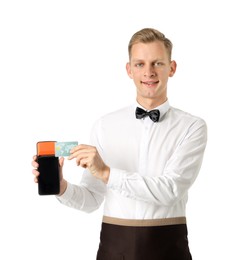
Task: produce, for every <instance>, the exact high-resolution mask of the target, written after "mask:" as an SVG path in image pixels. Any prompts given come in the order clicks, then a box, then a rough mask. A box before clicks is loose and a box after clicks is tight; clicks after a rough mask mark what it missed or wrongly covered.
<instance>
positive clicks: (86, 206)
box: [57, 128, 106, 213]
mask: <svg viewBox="0 0 239 260" xmlns="http://www.w3.org/2000/svg"><path fill="white" fill-rule="evenodd" d="M93 130H94V128H93V129H92V132H91V139H90V143H91V145H97V134H96V133H95V131H93ZM97 148H98V150H99V152H100V153H102V152H101V149H100V147H97ZM105 194H106V185H105V184H104V183H103V182H102V181H101V180H99V179H96V178H95V177H94V176H92V174H91V173H90V172H89V171H88V170H87V169H86V170H85V171H84V172H83V174H82V178H81V181H80V184H79V185H75V184H71V183H67V188H66V191H65V192H64V193H63V194H62V195H61V196H57V199H58V200H59V201H60V202H61V203H62V204H64V205H66V206H69V207H72V208H75V209H79V210H81V211H84V212H88V213H90V212H92V211H94V210H97V209H98V208H99V207H100V206H101V204H102V202H103V201H104V197H105Z"/></svg>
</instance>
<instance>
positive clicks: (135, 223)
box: [103, 216, 186, 227]
mask: <svg viewBox="0 0 239 260" xmlns="http://www.w3.org/2000/svg"><path fill="white" fill-rule="evenodd" d="M103 223H106V224H113V225H120V226H130V227H155V226H169V225H180V224H186V217H175V218H162V219H122V218H114V217H108V216H103Z"/></svg>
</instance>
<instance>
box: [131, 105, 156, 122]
mask: <svg viewBox="0 0 239 260" xmlns="http://www.w3.org/2000/svg"><path fill="white" fill-rule="evenodd" d="M135 115H136V118H137V119H142V118H145V117H146V116H149V117H150V119H151V120H152V121H153V122H158V121H159V117H160V112H159V110H158V109H154V110H151V111H149V112H147V111H145V110H143V109H142V108H140V107H137V108H136V111H135Z"/></svg>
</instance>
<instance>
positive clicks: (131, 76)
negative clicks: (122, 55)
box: [126, 62, 133, 79]
mask: <svg viewBox="0 0 239 260" xmlns="http://www.w3.org/2000/svg"><path fill="white" fill-rule="evenodd" d="M126 71H127V74H128V76H129V77H130V78H131V79H132V78H133V75H132V71H131V67H130V63H129V62H127V63H126Z"/></svg>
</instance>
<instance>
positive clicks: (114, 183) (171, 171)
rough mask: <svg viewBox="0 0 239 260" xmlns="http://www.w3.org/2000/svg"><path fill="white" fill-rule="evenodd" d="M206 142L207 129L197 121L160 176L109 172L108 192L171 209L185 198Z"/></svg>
mask: <svg viewBox="0 0 239 260" xmlns="http://www.w3.org/2000/svg"><path fill="white" fill-rule="evenodd" d="M206 142H207V127H206V124H205V122H204V121H203V120H198V121H197V122H196V123H195V124H193V125H192V126H191V128H190V129H189V130H188V131H187V134H186V135H185V137H184V139H183V140H182V142H181V143H180V144H179V145H178V147H177V148H176V150H175V152H174V153H173V154H172V156H171V157H170V158H169V160H168V161H167V163H166V166H165V169H164V172H163V174H162V175H160V176H157V172H155V177H151V176H141V175H140V174H139V173H137V172H127V171H124V170H121V169H115V168H111V171H110V177H109V181H108V184H107V186H108V188H109V189H113V190H115V191H118V192H119V193H121V194H122V195H123V196H126V197H129V198H131V199H135V200H140V201H145V202H147V203H149V202H152V203H154V204H157V205H164V206H172V205H174V204H175V203H176V202H178V201H179V200H180V199H182V198H183V197H184V195H186V193H187V191H188V189H189V188H190V187H191V185H192V184H193V182H194V181H195V179H196V177H197V175H198V173H199V170H200V168H201V164H202V160H203V154H204V150H205V147H206Z"/></svg>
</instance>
